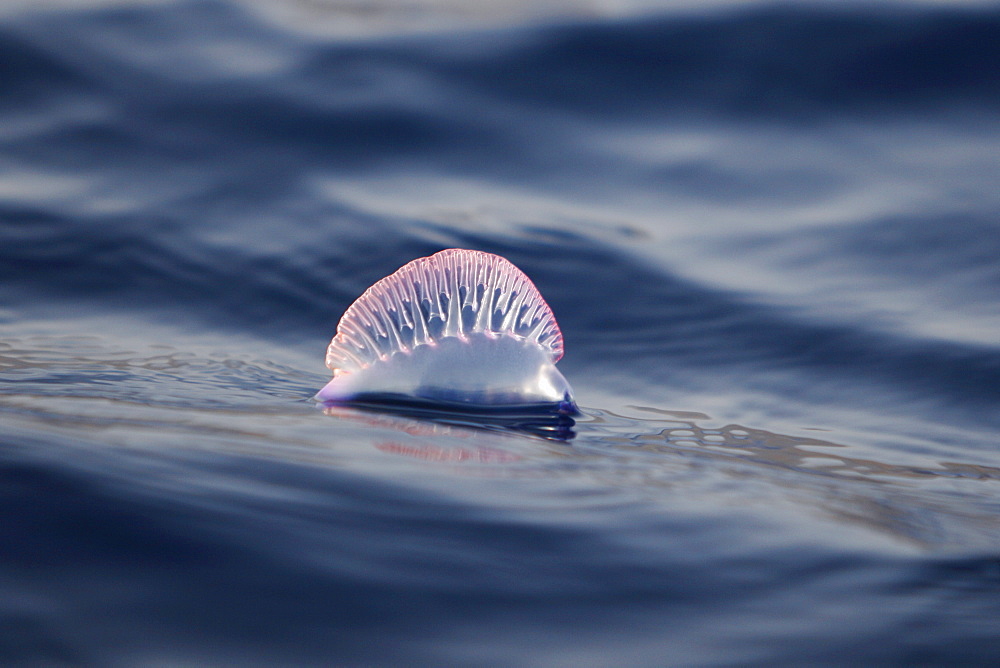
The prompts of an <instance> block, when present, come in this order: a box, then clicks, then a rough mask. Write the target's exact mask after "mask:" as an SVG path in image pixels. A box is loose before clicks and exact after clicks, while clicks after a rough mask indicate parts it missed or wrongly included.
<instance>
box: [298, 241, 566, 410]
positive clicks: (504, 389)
mask: <svg viewBox="0 0 1000 668" xmlns="http://www.w3.org/2000/svg"><path fill="white" fill-rule="evenodd" d="M562 355H563V338H562V332H561V331H560V329H559V325H558V324H557V323H556V319H555V316H554V315H553V314H552V309H550V308H549V305H548V304H547V303H546V302H545V300H544V299H543V298H542V295H541V294H540V293H539V292H538V288H536V287H535V284H534V283H532V282H531V279H529V278H528V277H527V276H526V275H525V274H524V273H523V272H522V271H521V270H520V269H518V268H517V267H515V266H514V265H513V264H511V263H510V262H509V261H508V260H506V259H504V258H502V257H500V256H498V255H493V254H491V253H484V252H482V251H474V250H464V249H457V248H452V249H449V250H443V251H441V252H439V253H435V254H434V255H431V256H429V257H422V258H418V259H416V260H413V261H412V262H410V263H408V264H406V265H404V266H403V267H401V268H400V269H399V270H397V271H396V272H395V273H394V274H392V275H390V276H387V277H386V278H383V279H382V280H380V281H378V282H377V283H375V285H373V286H371V287H370V288H368V290H367V291H365V293H364V294H363V295H361V297H359V298H358V299H357V301H355V302H354V303H353V304H352V305H351V306H350V307H349V308H348V309H347V311H346V312H345V313H344V315H343V317H342V318H341V319H340V323H339V324H338V325H337V333H336V336H334V337H333V340H332V341H331V342H330V346H329V348H328V350H327V354H326V365H327V367H329V368H330V369H331V370H332V371H333V380H331V381H330V382H329V383H327V385H326V386H325V387H324V388H323V389H322V390H320V391H319V393H318V394H317V395H316V399H317V400H318V401H321V402H323V403H324V404H369V405H376V406H378V405H396V406H398V405H407V406H420V407H424V408H428V407H429V408H432V409H434V410H441V411H472V412H482V413H493V412H496V413H503V412H508V411H515V412H536V411H540V412H548V413H554V414H561V415H572V414H576V413H577V412H578V411H577V406H576V402H575V400H574V398H573V391H572V389H571V388H570V385H569V383H568V382H567V380H566V379H565V378H564V377H563V375H562V374H561V373H560V372H559V370H558V369H556V366H555V364H556V362H558V361H559V359H560V358H562Z"/></svg>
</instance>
